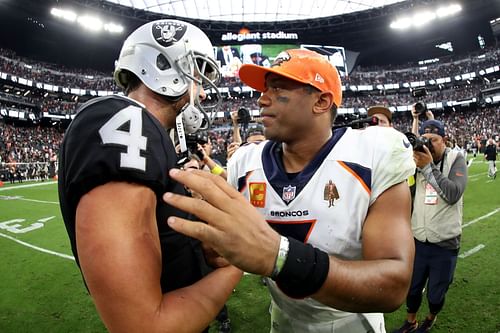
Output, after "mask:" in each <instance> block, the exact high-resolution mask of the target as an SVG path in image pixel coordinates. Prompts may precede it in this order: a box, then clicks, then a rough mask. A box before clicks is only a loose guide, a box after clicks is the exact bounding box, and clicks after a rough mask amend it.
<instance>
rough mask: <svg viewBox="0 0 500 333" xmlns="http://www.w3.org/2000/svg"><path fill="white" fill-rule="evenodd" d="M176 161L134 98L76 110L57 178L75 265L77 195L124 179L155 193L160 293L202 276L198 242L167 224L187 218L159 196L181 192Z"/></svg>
mask: <svg viewBox="0 0 500 333" xmlns="http://www.w3.org/2000/svg"><path fill="white" fill-rule="evenodd" d="M176 161H177V157H176V154H175V149H174V146H173V144H172V141H171V140H170V138H169V137H168V135H167V132H166V131H165V129H164V128H163V127H162V125H161V124H160V122H159V121H158V120H157V119H156V118H155V117H154V116H153V115H151V114H150V113H149V112H148V111H147V110H146V109H145V108H144V107H143V106H142V105H140V104H138V103H137V102H135V101H134V100H132V99H129V98H127V97H122V96H107V97H99V98H95V99H93V100H91V101H89V102H87V103H86V104H84V105H83V106H82V107H81V108H80V109H79V110H78V111H77V115H76V117H75V119H74V120H73V121H72V123H71V125H70V126H69V127H68V129H67V131H66V134H65V136H64V140H63V143H62V145H61V150H60V156H59V175H58V177H59V201H60V205H61V212H62V216H63V219H64V223H65V225H66V230H67V232H68V235H69V239H70V241H71V248H72V251H73V254H74V256H75V259H76V262H77V263H78V265H79V260H78V252H77V248H76V237H75V216H76V208H77V205H78V202H79V201H80V198H81V197H82V196H83V195H84V194H85V193H87V192H89V191H90V190H92V189H93V188H95V187H97V186H99V185H102V184H105V183H107V182H110V181H126V182H134V183H138V184H142V185H144V186H147V187H149V188H151V189H152V190H153V191H154V193H155V194H156V197H157V206H156V218H157V221H156V222H157V226H158V231H159V236H160V242H161V249H162V261H163V263H162V264H163V266H162V276H161V285H162V290H163V292H166V291H169V290H173V289H177V288H181V287H184V286H187V285H190V284H192V283H193V282H195V281H197V280H199V279H200V278H201V267H200V264H201V263H200V257H199V254H200V251H199V243H198V242H196V241H194V240H193V239H191V238H189V237H186V236H184V235H182V234H180V233H177V232H175V231H174V230H172V229H171V228H170V227H169V226H168V224H167V223H166V220H167V218H168V217H169V216H171V215H175V216H180V217H186V216H187V214H185V213H184V212H182V211H180V210H177V209H175V208H174V207H172V206H168V205H166V204H165V203H164V201H163V200H162V195H163V194H164V193H165V192H167V191H168V192H174V193H184V188H183V186H182V185H181V184H179V183H177V182H174V181H173V180H172V179H170V178H169V176H168V170H169V169H171V168H172V167H174V166H175V163H176ZM137 200H141V198H137ZM139 274H140V273H139Z"/></svg>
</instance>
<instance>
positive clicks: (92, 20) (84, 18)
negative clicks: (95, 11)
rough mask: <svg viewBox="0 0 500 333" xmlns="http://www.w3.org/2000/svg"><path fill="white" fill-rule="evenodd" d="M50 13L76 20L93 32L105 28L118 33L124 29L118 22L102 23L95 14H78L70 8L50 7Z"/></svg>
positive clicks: (67, 19)
mask: <svg viewBox="0 0 500 333" xmlns="http://www.w3.org/2000/svg"><path fill="white" fill-rule="evenodd" d="M50 13H51V14H52V15H54V16H55V17H58V18H61V19H63V20H66V21H69V22H77V23H78V24H79V25H80V26H81V27H83V28H84V29H87V30H91V31H95V32H98V31H102V30H105V31H107V32H110V33H113V34H118V33H122V32H123V30H124V28H123V26H122V25H120V24H116V23H113V22H109V23H106V24H104V23H103V21H102V20H101V19H99V18H98V17H96V16H90V15H78V14H77V13H75V12H73V11H70V10H64V9H59V8H52V9H51V11H50Z"/></svg>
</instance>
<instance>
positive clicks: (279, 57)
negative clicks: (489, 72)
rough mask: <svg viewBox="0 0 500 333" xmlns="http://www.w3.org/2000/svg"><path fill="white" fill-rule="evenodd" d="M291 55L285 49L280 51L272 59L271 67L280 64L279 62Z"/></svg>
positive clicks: (286, 59) (289, 57) (288, 58)
mask: <svg viewBox="0 0 500 333" xmlns="http://www.w3.org/2000/svg"><path fill="white" fill-rule="evenodd" d="M291 58H292V57H291V56H290V54H289V53H288V52H286V51H283V52H280V53H279V54H278V55H277V56H276V58H275V59H274V61H273V63H272V64H271V67H274V66H281V64H282V63H283V62H285V61H288V60H290V59H291Z"/></svg>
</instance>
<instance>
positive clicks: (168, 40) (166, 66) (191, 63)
mask: <svg viewBox="0 0 500 333" xmlns="http://www.w3.org/2000/svg"><path fill="white" fill-rule="evenodd" d="M127 71H129V72H132V73H133V74H135V75H136V76H137V77H138V78H139V79H140V80H141V81H142V82H143V83H144V84H145V85H146V86H147V87H148V88H149V89H151V90H153V91H154V92H156V93H158V94H160V95H163V96H166V97H168V98H171V99H176V98H179V97H181V96H183V95H184V94H185V93H186V92H188V91H189V93H190V102H189V104H187V105H186V106H185V107H184V108H183V109H182V111H181V112H182V116H183V123H184V128H185V130H186V132H187V133H194V132H196V131H197V130H199V129H204V128H208V126H210V123H211V120H212V119H213V118H214V117H215V115H216V113H217V109H218V107H219V106H220V102H221V101H222V98H221V95H220V92H219V90H218V89H217V84H218V82H219V80H220V71H219V68H218V66H217V64H216V62H215V60H214V59H213V48H212V43H211V42H210V40H209V39H208V37H207V36H206V35H205V33H204V32H203V31H201V30H200V29H199V28H197V27H195V26H194V25H192V24H190V23H187V22H182V21H178V20H170V19H165V20H158V21H153V22H150V23H147V24H144V25H142V26H141V27H139V28H137V29H136V30H135V31H134V32H132V33H131V34H130V36H129V37H128V38H127V39H126V40H125V42H124V44H123V46H122V49H121V51H120V56H119V58H118V60H117V61H116V64H115V72H114V78H115V81H116V83H117V84H118V85H119V86H120V87H122V88H125V87H126V86H127V84H128V82H127V81H128V77H129V76H128V75H127ZM194 83H196V84H194ZM201 87H203V88H204V89H205V90H206V93H207V95H209V93H211V94H210V106H208V105H207V104H208V103H206V102H203V101H200V98H199V95H200V89H201ZM204 119H205V120H206V121H205V122H204Z"/></svg>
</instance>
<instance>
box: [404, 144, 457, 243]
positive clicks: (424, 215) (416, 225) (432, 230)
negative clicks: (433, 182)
mask: <svg viewBox="0 0 500 333" xmlns="http://www.w3.org/2000/svg"><path fill="white" fill-rule="evenodd" d="M458 154H459V152H457V151H453V150H450V149H448V148H447V149H446V151H445V156H444V158H443V160H442V161H441V163H442V165H439V168H440V170H441V173H442V174H443V175H444V176H445V177H448V175H449V173H450V168H451V166H452V165H453V163H454V162H455V159H456V158H457V155H458ZM426 185H427V180H426V179H425V177H424V176H423V174H422V173H420V172H417V175H416V178H415V186H416V189H415V197H414V200H413V213H412V217H411V225H412V230H413V236H414V237H415V238H416V239H418V240H419V241H421V242H425V241H429V242H430V243H440V242H443V241H447V240H450V239H452V238H456V237H458V236H459V235H461V234H462V217H463V196H462V197H461V198H460V200H458V201H457V202H456V203H455V204H453V205H450V204H448V203H447V202H446V201H445V200H444V199H443V198H442V197H441V196H439V194H438V198H437V203H436V204H433V205H429V204H425V202H424V201H425V195H426V193H425V192H426V191H425V189H426ZM457 243H458V242H457Z"/></svg>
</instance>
